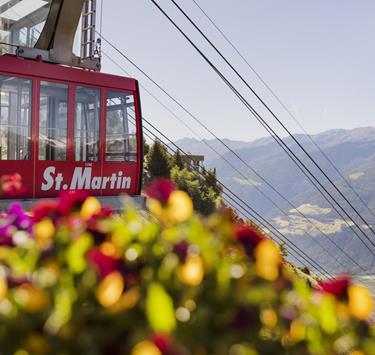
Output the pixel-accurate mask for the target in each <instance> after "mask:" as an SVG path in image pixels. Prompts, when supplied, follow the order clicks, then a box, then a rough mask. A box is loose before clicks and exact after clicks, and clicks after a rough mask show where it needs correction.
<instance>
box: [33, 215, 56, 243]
mask: <svg viewBox="0 0 375 355" xmlns="http://www.w3.org/2000/svg"><path fill="white" fill-rule="evenodd" d="M33 231H34V236H35V238H36V239H41V240H46V239H50V238H52V237H53V235H54V234H55V225H54V224H53V222H52V221H51V220H50V219H49V218H44V219H42V220H41V221H40V222H38V223H35V224H34V226H33Z"/></svg>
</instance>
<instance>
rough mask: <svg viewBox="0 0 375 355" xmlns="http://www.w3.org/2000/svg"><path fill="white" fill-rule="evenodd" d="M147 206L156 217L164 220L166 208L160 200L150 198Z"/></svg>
mask: <svg viewBox="0 0 375 355" xmlns="http://www.w3.org/2000/svg"><path fill="white" fill-rule="evenodd" d="M147 207H148V209H149V211H150V212H151V214H152V215H153V216H155V217H156V218H158V219H160V220H163V217H164V209H163V206H162V205H161V203H160V202H159V201H158V200H155V199H153V198H150V199H148V200H147Z"/></svg>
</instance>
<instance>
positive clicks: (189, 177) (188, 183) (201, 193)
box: [171, 166, 220, 215]
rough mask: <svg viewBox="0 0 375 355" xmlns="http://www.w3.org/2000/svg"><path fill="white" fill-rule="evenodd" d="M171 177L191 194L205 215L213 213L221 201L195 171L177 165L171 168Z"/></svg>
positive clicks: (181, 188)
mask: <svg viewBox="0 0 375 355" xmlns="http://www.w3.org/2000/svg"><path fill="white" fill-rule="evenodd" d="M171 179H172V180H173V182H174V183H175V184H176V186H177V187H178V188H179V189H180V190H183V191H185V192H186V193H188V194H189V195H190V197H191V199H192V201H193V204H194V208H195V209H196V210H197V211H198V212H200V213H202V214H204V215H208V214H210V213H212V212H213V211H214V210H215V209H216V207H217V206H218V204H219V203H220V198H219V197H218V196H217V194H216V193H215V192H214V191H213V189H212V188H211V187H209V186H208V184H207V183H206V182H205V180H204V178H202V177H201V176H200V175H199V174H198V173H197V172H195V171H189V170H188V169H187V168H184V169H182V170H180V169H179V168H178V167H177V166H175V167H173V168H172V170H171Z"/></svg>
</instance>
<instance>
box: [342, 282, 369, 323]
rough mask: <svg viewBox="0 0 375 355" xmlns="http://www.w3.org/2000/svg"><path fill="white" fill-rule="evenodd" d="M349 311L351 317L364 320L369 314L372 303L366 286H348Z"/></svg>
mask: <svg viewBox="0 0 375 355" xmlns="http://www.w3.org/2000/svg"><path fill="white" fill-rule="evenodd" d="M348 296H349V312H350V314H351V315H352V316H353V317H356V318H358V319H361V320H366V319H368V318H369V316H370V315H371V313H372V311H373V308H374V305H373V299H372V295H371V294H370V292H369V291H368V290H367V288H366V287H364V286H360V285H351V286H349V288H348Z"/></svg>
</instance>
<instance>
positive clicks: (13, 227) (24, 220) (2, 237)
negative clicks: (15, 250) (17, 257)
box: [0, 202, 32, 245]
mask: <svg viewBox="0 0 375 355" xmlns="http://www.w3.org/2000/svg"><path fill="white" fill-rule="evenodd" d="M31 227H32V221H31V219H30V217H29V216H28V215H27V214H26V212H25V211H24V209H23V208H22V206H21V204H19V203H17V202H16V203H12V204H11V205H10V206H9V208H8V210H7V211H6V213H5V214H4V217H3V221H2V224H1V226H0V245H14V243H13V240H12V235H13V234H14V233H15V232H17V231H18V230H25V231H28V232H31Z"/></svg>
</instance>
